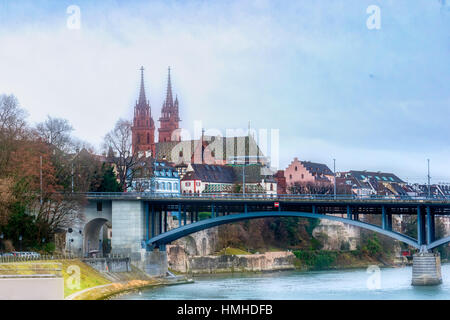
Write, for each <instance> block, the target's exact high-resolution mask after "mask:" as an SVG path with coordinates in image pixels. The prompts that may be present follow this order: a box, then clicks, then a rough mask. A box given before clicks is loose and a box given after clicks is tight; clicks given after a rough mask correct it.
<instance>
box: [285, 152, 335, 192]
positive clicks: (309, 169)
mask: <svg viewBox="0 0 450 320" xmlns="http://www.w3.org/2000/svg"><path fill="white" fill-rule="evenodd" d="M284 177H285V179H286V186H287V188H288V189H289V187H291V186H293V185H294V184H295V183H324V184H332V183H334V174H333V172H332V171H331V170H330V169H329V168H328V166H327V165H326V164H322V163H316V162H311V161H300V160H298V158H294V160H293V161H292V162H291V163H290V164H289V166H288V167H287V168H286V170H284Z"/></svg>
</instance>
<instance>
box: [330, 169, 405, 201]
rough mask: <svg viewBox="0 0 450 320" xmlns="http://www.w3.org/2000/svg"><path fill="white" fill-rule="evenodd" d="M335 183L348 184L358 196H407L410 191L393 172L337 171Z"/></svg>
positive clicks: (339, 184)
mask: <svg viewBox="0 0 450 320" xmlns="http://www.w3.org/2000/svg"><path fill="white" fill-rule="evenodd" d="M336 184H337V185H338V186H343V185H346V186H349V187H350V189H351V191H352V193H353V194H356V195H358V196H371V195H380V196H381V195H382V196H389V195H401V196H407V195H408V192H410V190H409V188H408V187H407V185H406V182H404V181H403V180H401V179H400V178H399V177H397V176H396V175H395V174H393V173H387V172H380V171H378V172H374V171H358V170H350V171H348V172H338V173H336Z"/></svg>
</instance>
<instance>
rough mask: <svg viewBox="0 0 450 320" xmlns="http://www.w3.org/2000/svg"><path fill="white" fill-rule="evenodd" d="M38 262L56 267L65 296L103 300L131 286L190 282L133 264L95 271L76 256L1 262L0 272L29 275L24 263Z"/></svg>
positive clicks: (29, 272)
mask: <svg viewBox="0 0 450 320" xmlns="http://www.w3.org/2000/svg"><path fill="white" fill-rule="evenodd" d="M41 263H45V265H46V266H54V268H58V270H60V273H61V274H60V276H62V278H63V283H64V299H65V300H103V299H108V298H109V297H111V296H115V295H119V294H123V293H127V292H130V291H133V290H141V289H145V288H150V287H159V286H166V285H174V284H181V283H189V282H192V279H187V278H186V277H184V276H177V277H170V278H152V277H150V276H148V275H146V274H145V273H143V272H142V271H140V270H138V269H137V268H135V267H134V266H132V267H131V271H130V272H117V273H112V272H99V271H97V270H96V269H94V268H93V267H91V266H90V265H88V264H86V263H84V262H83V261H81V260H78V259H58V260H48V261H40V260H34V261H24V262H10V263H3V264H2V270H3V271H2V272H5V273H6V272H9V271H11V272H14V274H17V275H32V274H34V272H35V268H33V269H30V268H29V267H28V266H30V265H39V264H41Z"/></svg>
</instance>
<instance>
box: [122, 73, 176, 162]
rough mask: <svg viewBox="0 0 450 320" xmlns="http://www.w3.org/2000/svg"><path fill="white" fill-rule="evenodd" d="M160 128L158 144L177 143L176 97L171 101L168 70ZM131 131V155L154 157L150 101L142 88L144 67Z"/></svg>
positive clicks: (153, 134) (153, 123)
mask: <svg viewBox="0 0 450 320" xmlns="http://www.w3.org/2000/svg"><path fill="white" fill-rule="evenodd" d="M159 123H160V127H159V129H158V142H170V141H179V140H180V138H179V134H178V129H179V123H180V117H179V112H178V97H175V101H174V100H173V94H172V83H171V79H170V68H169V75H168V80H167V92H166V99H165V100H164V103H163V105H162V109H161V117H160V118H159ZM131 131H132V148H133V150H132V151H133V153H138V152H145V153H147V152H148V151H150V152H151V155H152V156H154V155H155V151H156V149H155V148H156V142H155V122H154V121H153V117H152V113H151V107H150V101H149V100H147V97H146V95H145V87H144V67H141V87H140V91H139V99H138V100H137V101H136V105H135V106H134V118H133V126H132V128H131Z"/></svg>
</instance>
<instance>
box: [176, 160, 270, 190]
mask: <svg viewBox="0 0 450 320" xmlns="http://www.w3.org/2000/svg"><path fill="white" fill-rule="evenodd" d="M244 172H245V192H246V193H260V194H276V193H277V182H276V181H275V179H274V178H273V173H272V172H271V171H270V170H269V169H268V168H267V167H264V166H262V165H260V164H254V165H248V166H246V167H245V170H244ZM242 184H243V169H242V167H234V166H230V165H209V164H195V163H193V164H189V165H188V167H187V170H186V173H185V175H184V177H183V178H182V179H181V191H182V193H184V194H187V193H188V194H202V193H241V192H242V189H241V188H242ZM237 186H239V187H237Z"/></svg>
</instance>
